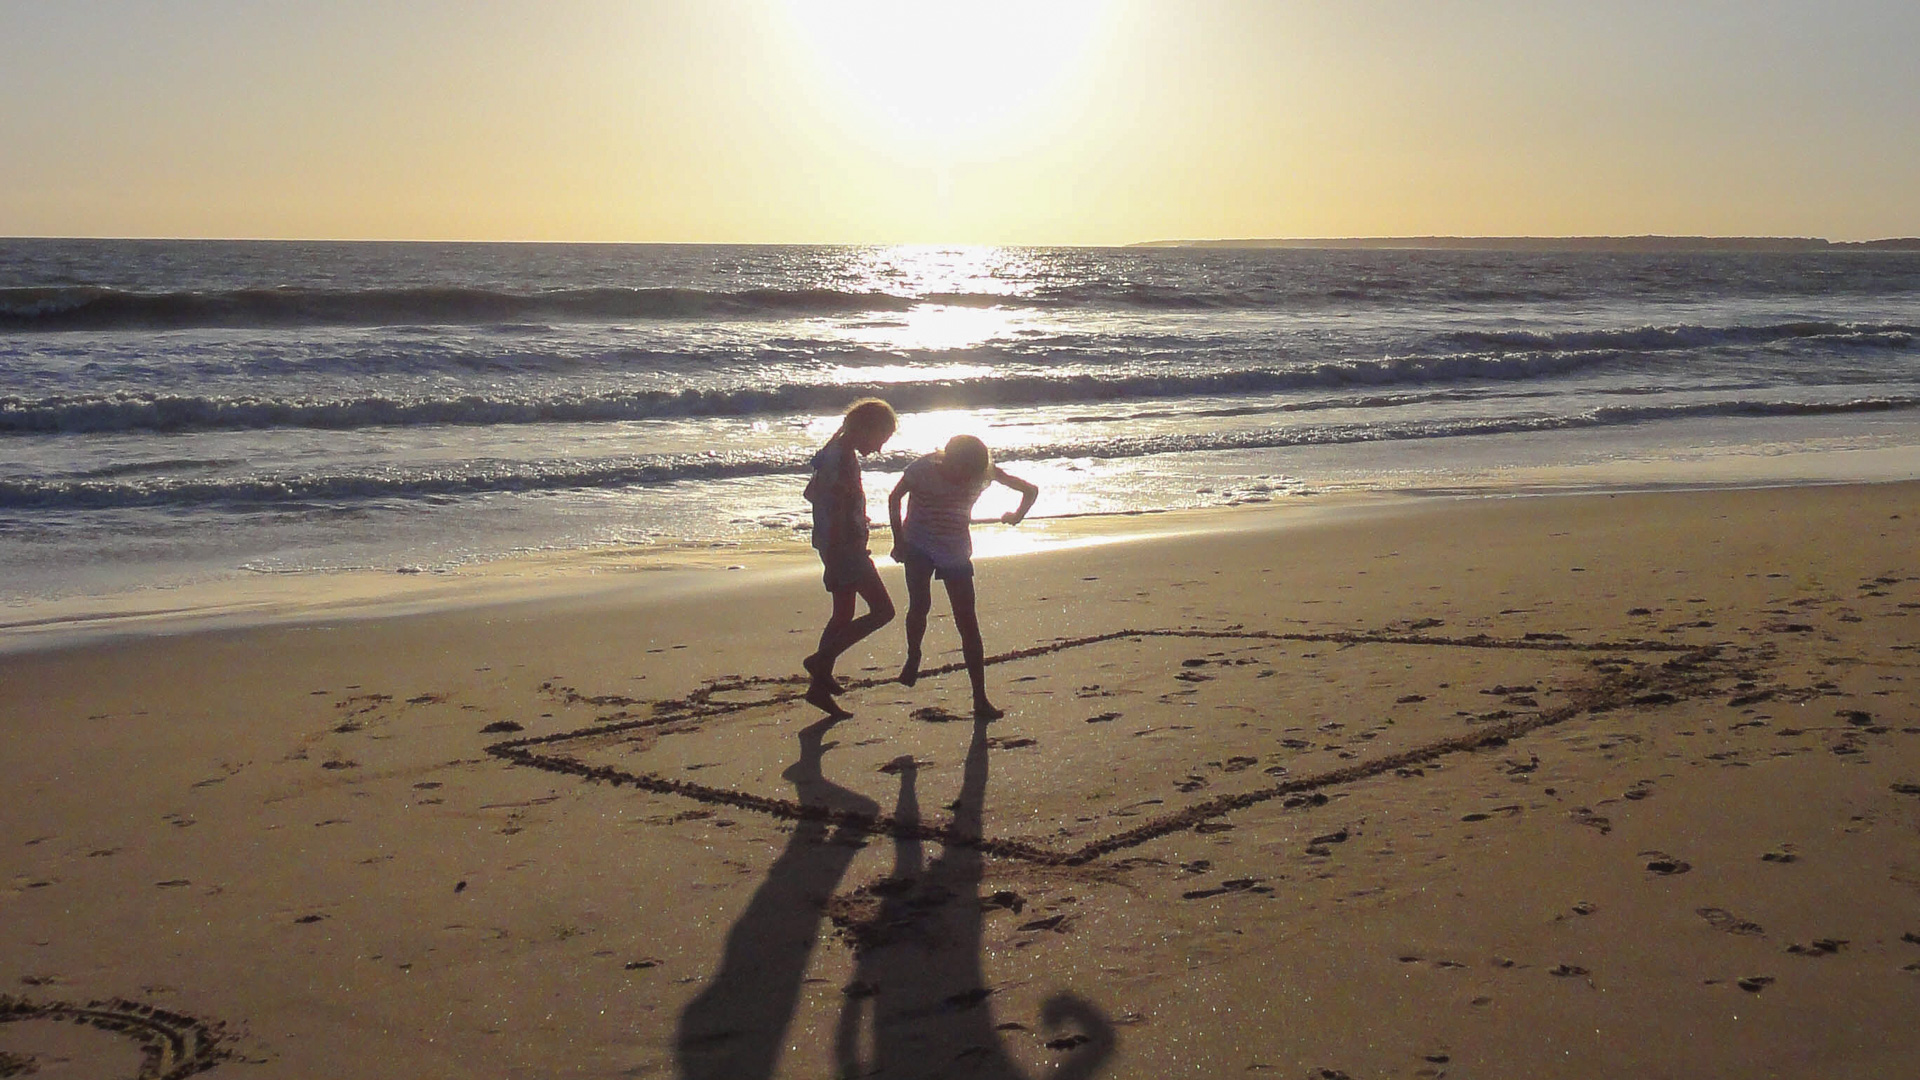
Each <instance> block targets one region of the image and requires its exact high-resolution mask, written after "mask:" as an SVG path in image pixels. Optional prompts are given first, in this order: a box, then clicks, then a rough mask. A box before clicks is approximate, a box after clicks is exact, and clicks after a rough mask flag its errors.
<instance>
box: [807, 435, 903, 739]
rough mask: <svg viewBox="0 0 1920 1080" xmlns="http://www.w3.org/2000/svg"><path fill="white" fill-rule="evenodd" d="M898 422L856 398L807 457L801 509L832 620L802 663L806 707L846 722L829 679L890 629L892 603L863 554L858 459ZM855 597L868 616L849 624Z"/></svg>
mask: <svg viewBox="0 0 1920 1080" xmlns="http://www.w3.org/2000/svg"><path fill="white" fill-rule="evenodd" d="M898 425H899V420H898V418H896V417H895V416H894V413H893V406H891V405H888V404H887V403H886V402H884V401H881V400H880V399H879V398H862V399H861V400H859V401H856V402H854V403H853V404H852V405H850V406H848V408H847V413H846V416H845V418H844V419H842V420H841V421H840V430H839V431H837V432H835V433H834V435H833V438H831V439H828V440H827V445H825V446H823V447H821V448H820V452H819V453H817V454H815V455H813V478H812V479H811V480H808V481H807V491H806V497H807V501H808V502H810V503H812V504H813V546H814V547H815V548H817V549H818V550H819V552H820V561H821V562H822V563H823V564H825V566H826V573H825V574H824V575H823V578H822V580H823V582H824V583H825V585H826V587H827V592H829V593H831V594H833V614H832V616H830V617H829V618H828V619H827V628H826V629H825V630H822V631H821V632H820V647H819V649H818V650H816V651H815V652H814V654H813V655H812V656H809V657H807V658H806V659H805V660H802V661H801V662H800V664H801V666H802V667H804V668H806V669H807V674H808V675H809V676H810V677H811V678H810V681H809V684H808V686H807V702H808V704H811V705H814V706H816V707H818V708H819V709H821V710H822V711H824V712H826V713H827V714H828V715H829V716H833V717H835V718H839V717H844V716H851V715H853V714H852V713H849V712H847V711H846V710H845V709H842V708H841V707H840V706H839V704H838V703H836V702H835V701H834V700H833V696H834V695H835V694H838V693H840V692H841V690H842V689H844V688H843V687H842V686H841V685H840V683H839V681H838V680H837V679H835V678H834V677H833V664H834V661H836V660H838V659H839V658H840V654H841V653H843V652H846V651H847V650H848V649H850V648H852V647H853V645H854V643H855V642H857V641H859V640H860V639H861V638H864V637H866V636H867V635H868V634H871V633H873V632H874V631H875V630H878V629H880V628H881V627H883V626H885V625H887V623H889V622H892V621H893V598H892V597H889V596H888V595H887V587H886V586H885V585H884V584H882V583H881V581H880V571H879V570H877V569H875V567H874V565H873V556H872V555H869V554H868V553H867V492H866V489H865V488H864V487H862V486H861V484H860V460H859V458H858V457H857V455H859V454H871V453H874V452H875V451H877V450H879V449H880V448H881V447H882V446H885V445H886V443H887V440H888V439H890V438H892V437H893V432H894V428H896V427H897V426H898ZM856 595H858V596H861V597H864V598H865V599H866V601H867V613H866V614H865V615H862V616H860V617H859V618H857V619H856V618H854V617H853V601H854V597H855V596H856Z"/></svg>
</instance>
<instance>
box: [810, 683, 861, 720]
mask: <svg viewBox="0 0 1920 1080" xmlns="http://www.w3.org/2000/svg"><path fill="white" fill-rule="evenodd" d="M807 704H809V705H811V706H813V707H814V708H816V709H819V710H820V711H821V712H823V713H826V714H827V715H828V716H830V717H832V718H833V719H835V720H842V719H845V718H846V717H849V716H852V715H853V714H852V713H850V712H848V711H847V710H845V709H843V708H841V707H840V703H839V702H837V701H835V700H833V691H832V690H829V689H828V688H827V684H826V683H825V682H823V681H821V680H819V679H815V680H814V681H813V685H812V686H809V687H807Z"/></svg>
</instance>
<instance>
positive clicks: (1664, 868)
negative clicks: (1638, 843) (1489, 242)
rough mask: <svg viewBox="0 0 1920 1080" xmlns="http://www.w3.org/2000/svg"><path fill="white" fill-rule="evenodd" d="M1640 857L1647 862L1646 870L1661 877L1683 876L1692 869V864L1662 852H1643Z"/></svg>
mask: <svg viewBox="0 0 1920 1080" xmlns="http://www.w3.org/2000/svg"><path fill="white" fill-rule="evenodd" d="M1640 855H1641V856H1642V857H1643V858H1645V859H1646V860H1647V869H1648V870H1650V871H1652V872H1653V873H1656V874H1660V875H1662V876H1669V875H1673V874H1684V873H1686V872H1687V871H1689V870H1691V869H1693V864H1692V863H1690V862H1687V861H1685V860H1683V859H1676V858H1674V857H1673V856H1671V855H1668V854H1667V853H1666V852H1664V851H1643V852H1641V853H1640Z"/></svg>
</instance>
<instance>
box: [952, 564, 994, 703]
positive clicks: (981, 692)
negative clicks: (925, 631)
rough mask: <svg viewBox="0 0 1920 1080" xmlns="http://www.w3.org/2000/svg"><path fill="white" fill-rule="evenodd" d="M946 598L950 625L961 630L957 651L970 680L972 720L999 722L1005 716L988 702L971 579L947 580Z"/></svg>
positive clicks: (982, 647)
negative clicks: (963, 658)
mask: <svg viewBox="0 0 1920 1080" xmlns="http://www.w3.org/2000/svg"><path fill="white" fill-rule="evenodd" d="M947 599H948V600H949V601H951V602H952V603H953V626H954V629H956V630H958V631H960V652H961V654H962V655H963V656H965V657H966V658H967V678H969V679H971V680H972V681H973V717H974V719H976V720H998V719H1000V718H1001V717H1002V716H1005V715H1006V713H1004V712H1001V711H1000V710H999V709H996V708H994V707H993V702H991V701H988V700H987V658H986V649H985V647H984V646H982V645H981V643H980V617H979V614H978V613H977V612H976V611H975V609H974V600H973V579H972V578H970V577H967V578H948V579H947Z"/></svg>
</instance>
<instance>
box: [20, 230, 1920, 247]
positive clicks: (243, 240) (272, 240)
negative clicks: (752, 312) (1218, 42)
mask: <svg viewBox="0 0 1920 1080" xmlns="http://www.w3.org/2000/svg"><path fill="white" fill-rule="evenodd" d="M16 241H98V242H129V243H215V244H247V243H260V244H466V245H483V244H485V245H526V246H535V245H539V246H605V247H848V248H854V247H919V248H1180V247H1247V248H1257V247H1292V248H1314V247H1336V248H1338V247H1373V248H1406V249H1418V248H1441V249H1444V248H1471V247H1476V246H1492V247H1503V246H1542V245H1555V244H1570V245H1576V246H1591V245H1649V246H1651V245H1692V246H1697V245H1713V244H1724V245H1732V246H1734V247H1736V248H1740V247H1759V246H1776V247H1783V248H1784V247H1798V248H1803V249H1806V250H1819V249H1822V248H1859V247H1891V246H1900V247H1906V246H1913V247H1916V248H1920V236H1883V237H1876V238H1873V239H1866V240H1830V239H1827V238H1825V237H1818V236H1790V235H1767V234H1709V233H1695V234H1687V233H1568V234H1547V233H1511V234H1467V233H1427V234H1399V235H1373V236H1298V237H1196V238H1174V239H1152V240H1131V241H1116V242H1108V243H1014V242H1008V243H995V242H988V241H965V240H953V241H934V240H894V241H883V240H828V241H809V240H774V241H762V240H538V239H525V238H520V239H475V238H461V239H451V238H427V237H377V236H362V237H328V236H164V235H151V234H149V235H55V234H31V235H9V236H0V243H11V242H16Z"/></svg>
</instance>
